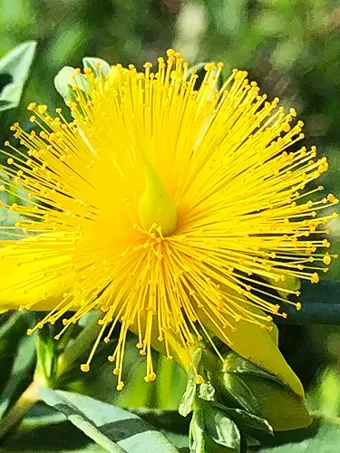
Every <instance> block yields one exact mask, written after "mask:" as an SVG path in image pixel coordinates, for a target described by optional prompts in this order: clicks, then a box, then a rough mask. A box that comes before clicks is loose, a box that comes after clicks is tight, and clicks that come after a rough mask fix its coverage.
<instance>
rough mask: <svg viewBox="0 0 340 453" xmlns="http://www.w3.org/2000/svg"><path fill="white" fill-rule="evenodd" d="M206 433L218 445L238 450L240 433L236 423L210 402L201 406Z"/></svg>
mask: <svg viewBox="0 0 340 453" xmlns="http://www.w3.org/2000/svg"><path fill="white" fill-rule="evenodd" d="M203 409H204V410H203V414H204V424H205V430H206V433H207V434H208V435H209V437H210V438H211V439H212V440H213V441H214V442H216V443H217V444H219V445H222V446H223V447H227V448H230V449H232V450H233V451H235V452H238V451H240V448H241V447H240V444H241V435H240V431H239V429H238V427H237V425H236V424H235V423H234V422H233V420H232V419H231V418H230V417H228V416H227V414H226V413H225V412H223V411H222V410H220V409H219V408H218V407H214V406H213V405H212V404H209V403H208V404H204V406H203Z"/></svg>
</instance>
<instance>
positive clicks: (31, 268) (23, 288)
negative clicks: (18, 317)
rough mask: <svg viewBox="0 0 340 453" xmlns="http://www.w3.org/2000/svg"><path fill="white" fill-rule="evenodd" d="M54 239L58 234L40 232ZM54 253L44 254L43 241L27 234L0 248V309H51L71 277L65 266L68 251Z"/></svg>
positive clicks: (69, 283)
mask: <svg viewBox="0 0 340 453" xmlns="http://www.w3.org/2000/svg"><path fill="white" fill-rule="evenodd" d="M41 236H43V237H44V240H47V241H53V240H55V241H56V244H57V243H58V242H57V241H58V234H57V233H49V234H44V235H41ZM44 242H45V241H44ZM57 249H58V248H57V247H56V253H55V254H53V255H51V253H50V252H48V253H49V255H50V257H47V254H46V248H43V242H41V241H39V242H38V241H37V237H36V236H35V237H29V238H25V239H22V240H21V241H18V244H13V245H8V246H6V247H3V248H2V249H0V269H1V283H0V311H6V310H18V309H19V308H25V307H27V308H30V307H31V306H32V307H33V309H34V310H51V309H53V308H54V307H55V306H56V304H57V303H58V302H60V300H61V298H62V296H63V294H64V293H65V292H66V291H67V290H68V289H69V288H70V286H71V284H72V282H73V281H74V273H73V272H72V271H70V269H67V267H65V266H67V263H68V261H69V259H70V256H69V255H64V254H60V253H57V252H58V250H57Z"/></svg>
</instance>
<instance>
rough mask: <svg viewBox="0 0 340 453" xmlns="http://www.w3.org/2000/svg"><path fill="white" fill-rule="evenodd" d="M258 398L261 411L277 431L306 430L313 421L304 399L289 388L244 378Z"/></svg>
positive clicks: (256, 379) (253, 378) (247, 377)
mask: <svg viewBox="0 0 340 453" xmlns="http://www.w3.org/2000/svg"><path fill="white" fill-rule="evenodd" d="M243 379H244V381H245V382H246V384H247V386H248V387H249V388H250V390H251V391H252V392H253V393H254V395H255V396H256V399H257V402H258V404H259V406H260V407H259V410H260V413H261V415H262V417H264V418H265V419H266V420H268V422H269V423H270V424H271V426H272V427H273V428H274V430H275V431H286V430H291V429H299V428H305V427H307V426H309V425H310V424H311V422H312V419H311V417H310V415H309V413H308V410H307V408H306V404H305V401H304V399H303V398H299V397H298V396H297V395H295V394H294V393H293V392H292V391H291V390H290V389H288V388H287V387H281V386H280V385H279V384H276V383H275V382H269V381H265V380H262V379H259V378H257V377H255V376H249V375H248V376H246V377H244V378H243Z"/></svg>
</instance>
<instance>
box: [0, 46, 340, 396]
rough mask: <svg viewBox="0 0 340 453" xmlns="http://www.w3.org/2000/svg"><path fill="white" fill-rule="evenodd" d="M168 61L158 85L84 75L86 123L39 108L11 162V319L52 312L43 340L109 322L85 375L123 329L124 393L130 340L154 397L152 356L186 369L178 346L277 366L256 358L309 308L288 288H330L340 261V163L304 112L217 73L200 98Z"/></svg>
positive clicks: (6, 175)
mask: <svg viewBox="0 0 340 453" xmlns="http://www.w3.org/2000/svg"><path fill="white" fill-rule="evenodd" d="M167 55H168V56H167V59H163V58H159V59H158V67H157V68H156V70H155V71H153V67H152V64H151V63H146V64H145V65H144V72H138V71H137V70H136V68H135V67H134V66H132V65H130V66H129V67H128V68H126V69H125V68H122V67H121V66H120V65H117V66H114V67H112V68H111V70H110V72H109V73H108V74H106V75H103V73H101V72H100V71H98V73H95V71H92V70H91V69H88V68H87V69H85V71H84V73H83V74H80V71H79V70H77V71H76V72H75V77H74V80H75V83H74V86H73V89H74V91H73V100H72V101H70V102H69V103H68V107H69V108H70V109H71V112H72V116H73V119H74V120H73V121H71V122H67V121H66V119H65V118H64V116H63V113H62V111H61V109H59V108H58V109H57V110H56V115H52V116H51V115H49V114H48V113H47V107H46V106H44V105H36V104H35V103H32V104H30V105H29V107H28V109H29V110H30V111H31V114H32V116H31V117H30V121H31V122H32V123H35V125H36V126H37V129H36V130H34V131H32V132H25V130H23V129H22V127H21V126H20V125H19V124H18V123H16V124H14V126H13V127H12V130H13V131H14V136H15V137H16V138H17V139H18V140H19V142H20V144H21V145H23V146H21V147H18V148H17V147H14V146H13V145H12V144H10V143H9V142H7V143H6V144H5V145H6V147H7V148H4V150H3V151H2V154H3V155H4V156H6V160H7V163H6V164H5V165H4V166H3V171H2V173H1V178H2V181H1V187H0V189H1V191H3V192H6V193H7V194H9V195H11V194H12V195H15V194H17V190H16V187H18V186H20V187H21V189H22V190H21V192H19V193H20V194H21V195H19V199H21V201H20V200H19V201H18V200H16V201H15V202H8V203H7V204H6V206H5V207H6V208H7V210H9V211H14V212H15V213H17V214H18V215H19V216H20V217H19V219H18V221H17V222H16V224H15V225H13V226H12V227H2V237H5V238H4V239H2V240H1V241H0V242H1V246H2V247H3V248H2V249H1V250H0V260H1V268H2V282H1V296H0V302H1V307H2V309H10V308H11V309H13V308H17V309H18V308H21V309H33V310H35V309H39V310H48V312H49V313H48V315H47V316H46V317H45V318H44V319H43V320H42V321H41V322H39V323H38V325H37V326H36V327H35V328H33V329H32V330H31V331H30V332H29V333H31V332H32V331H33V330H35V329H36V328H42V327H43V326H44V324H46V323H55V322H56V321H57V320H58V319H60V318H61V319H62V320H63V324H64V329H63V331H65V330H66V329H67V328H68V326H70V325H71V324H74V323H76V322H77V321H78V320H79V319H80V318H81V317H82V316H84V315H85V314H86V313H88V312H89V311H90V310H93V309H100V310H101V311H102V319H101V321H100V323H101V324H102V330H101V333H100V335H99V336H98V339H97V341H96V342H95V345H94V347H93V349H92V352H91V354H90V356H89V359H88V361H87V363H85V364H83V365H82V369H83V371H88V370H89V368H90V362H91V359H92V357H93V354H94V352H95V350H96V348H97V346H98V344H99V341H100V340H101V339H103V340H104V341H106V342H109V341H110V338H111V335H112V332H113V329H114V328H115V326H116V325H117V323H118V322H119V323H120V334H119V340H118V344H117V346H116V347H114V348H113V351H112V356H110V360H111V361H114V362H115V366H114V373H115V374H116V375H117V376H118V388H119V389H121V388H122V387H123V378H122V372H123V358H124V347H125V341H126V335H127V332H128V330H129V329H130V330H133V331H134V332H136V333H137V335H138V338H139V340H138V344H137V347H138V348H140V353H141V354H142V355H145V356H146V368H147V371H146V378H145V379H146V380H147V381H152V380H154V379H155V377H156V376H155V373H154V369H153V363H152V352H151V348H152V346H153V345H156V346H157V345H158V347H159V345H161V347H162V348H163V350H164V351H165V353H166V354H167V356H168V357H169V358H171V357H172V356H173V355H174V354H175V353H176V351H175V348H176V347H175V346H174V344H173V341H172V339H173V338H176V341H177V344H178V345H180V346H181V347H182V348H184V350H185V351H187V353H188V354H189V348H190V346H191V345H194V344H195V342H197V340H199V339H201V338H202V337H204V338H206V339H207V340H208V341H210V342H212V344H213V338H212V335H216V336H217V337H219V338H220V339H221V340H222V341H223V342H225V343H226V344H229V345H230V346H231V347H233V348H234V349H235V350H236V351H238V352H240V353H241V354H243V355H244V356H247V355H248V358H250V359H251V360H254V361H255V362H256V363H258V364H260V365H262V366H266V363H265V360H264V362H263V363H262V362H261V360H262V359H261V354H263V355H265V351H264V350H263V349H262V350H261V347H260V352H259V354H257V357H256V356H255V355H256V354H255V355H254V353H253V352H250V353H247V348H249V350H252V349H251V348H252V345H251V343H256V342H257V341H258V339H260V338H261V336H263V335H269V331H270V330H271V328H272V320H273V315H275V316H283V317H285V316H286V315H285V313H284V307H283V305H284V303H289V304H293V302H291V301H290V300H289V296H290V295H298V294H299V293H298V288H297V287H296V286H294V285H293V286H292V285H290V284H287V282H288V283H289V282H291V281H294V282H295V281H297V280H298V279H308V280H310V281H311V282H313V283H317V282H318V280H319V273H320V272H323V271H325V270H327V266H328V265H329V264H330V262H331V258H332V256H331V255H330V254H329V253H327V247H329V242H328V240H327V239H325V235H326V234H327V230H325V227H324V226H325V224H326V223H327V221H328V219H330V218H331V217H333V216H334V214H332V213H329V210H325V208H329V206H330V205H333V204H335V203H337V200H336V198H335V197H334V195H332V194H329V195H328V196H326V197H318V196H317V194H318V192H320V191H321V190H322V189H323V188H322V187H321V186H317V185H315V184H310V183H311V182H312V181H314V180H316V179H317V178H319V176H320V175H321V174H322V173H324V172H325V171H326V170H327V167H328V165H327V160H326V158H317V157H316V149H315V147H312V148H311V149H306V147H300V148H299V147H298V146H296V143H297V142H298V141H299V140H301V139H302V138H303V133H302V126H303V123H302V122H301V121H297V120H296V119H295V117H296V112H295V110H294V109H291V110H290V111H289V112H285V110H284V108H283V107H280V106H279V100H278V99H277V98H276V99H274V100H273V101H271V102H268V101H267V100H266V96H265V95H261V94H260V92H259V88H258V86H257V84H256V83H255V82H249V81H248V79H247V72H245V71H238V70H234V71H233V72H232V74H231V76H230V77H229V78H228V79H227V80H226V81H225V82H224V84H223V86H222V87H221V88H217V85H216V80H217V78H218V77H219V75H220V73H221V70H222V66H223V65H222V64H221V63H219V64H213V63H211V64H207V65H206V67H205V70H206V73H205V77H204V80H203V82H202V84H201V85H200V87H199V88H196V79H197V75H196V74H195V72H194V71H190V70H189V69H188V65H187V63H185V62H184V61H183V59H182V58H181V55H180V54H179V53H176V52H175V51H173V50H169V51H168V54H167ZM79 75H81V77H82V78H83V80H85V82H86V89H84V86H83V85H84V84H80V83H77V80H78V79H79V77H78V76H79ZM23 148H27V151H23ZM27 154H28V155H27ZM319 213H324V214H321V215H319ZM294 304H295V305H296V308H297V309H300V306H301V305H300V303H295V302H294ZM70 311H73V312H74V314H73V315H72V316H71V317H69V318H66V317H65V313H66V312H70ZM238 332H241V333H242V335H243V337H242V338H243V339H242V341H241V340H240V339H239V337H238V335H241V334H239V333H238ZM244 332H245V334H244ZM60 334H62V332H61V333H60ZM247 335H248V337H249V338H248V340H244V338H246V337H247ZM259 341H260V340H259ZM245 343H247V346H245ZM267 368H269V369H270V371H273V370H272V369H271V367H270V366H269V365H268V364H267Z"/></svg>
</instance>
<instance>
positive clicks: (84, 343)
mask: <svg viewBox="0 0 340 453" xmlns="http://www.w3.org/2000/svg"><path fill="white" fill-rule="evenodd" d="M102 316H103V314H102V313H101V312H99V313H98V315H97V316H96V318H95V319H94V320H93V321H92V322H91V323H90V324H89V325H88V326H87V327H85V329H84V330H83V331H82V332H81V333H80V334H79V335H78V337H77V338H76V339H75V340H74V341H73V343H70V344H69V345H68V346H67V348H66V349H65V351H64V353H63V354H62V355H61V356H60V358H59V364H58V376H61V375H62V374H64V373H65V372H66V371H68V369H69V368H70V367H72V366H73V365H74V362H75V361H77V360H78V359H79V357H80V356H82V355H83V354H84V352H85V351H86V350H87V349H88V348H89V345H90V344H91V343H93V341H94V340H95V339H96V338H97V336H98V334H99V332H100V330H101V329H102V326H100V325H99V324H98V320H99V319H101V318H102ZM79 366H80V364H79Z"/></svg>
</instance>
